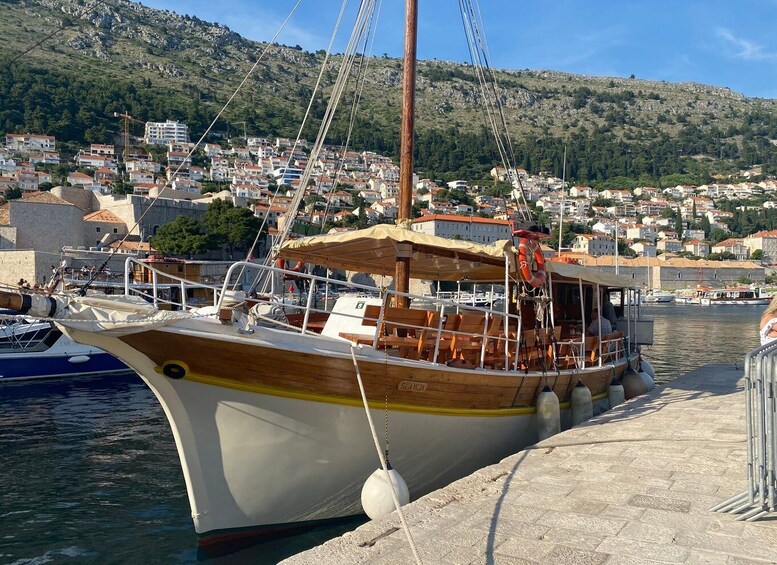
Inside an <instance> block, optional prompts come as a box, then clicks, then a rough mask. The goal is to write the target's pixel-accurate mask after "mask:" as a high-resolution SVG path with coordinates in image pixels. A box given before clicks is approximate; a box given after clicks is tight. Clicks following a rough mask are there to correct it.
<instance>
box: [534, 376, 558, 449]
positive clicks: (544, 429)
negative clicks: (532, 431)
mask: <svg viewBox="0 0 777 565" xmlns="http://www.w3.org/2000/svg"><path fill="white" fill-rule="evenodd" d="M560 431H561V410H560V409H559V403H558V396H556V393H555V392H553V391H552V390H551V389H550V387H549V386H548V385H545V388H544V389H542V392H540V393H539V394H538V395H537V441H542V440H544V439H548V438H549V437H551V436H554V435H556V434H557V433H559V432H560Z"/></svg>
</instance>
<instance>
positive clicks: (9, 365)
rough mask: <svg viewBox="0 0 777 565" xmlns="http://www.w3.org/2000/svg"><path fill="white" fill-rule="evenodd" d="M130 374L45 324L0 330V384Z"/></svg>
mask: <svg viewBox="0 0 777 565" xmlns="http://www.w3.org/2000/svg"><path fill="white" fill-rule="evenodd" d="M130 372H132V369H130V368H129V367H127V366H126V365H125V364H124V363H122V362H121V361H119V360H118V359H116V357H114V356H113V355H110V354H109V353H106V352H105V351H103V350H102V349H98V348H96V347H92V346H89V345H83V344H80V343H76V342H74V341H73V340H72V339H70V338H68V337H67V336H65V335H64V334H63V333H62V332H61V331H60V330H58V329H57V328H55V327H54V326H52V324H50V323H49V322H43V321H26V320H23V321H20V322H14V323H11V324H6V325H4V326H1V327H0V382H4V381H21V380H30V379H53V378H58V379H61V378H65V377H73V376H76V375H78V376H83V375H98V374H99V375H105V374H111V373H116V374H118V373H130Z"/></svg>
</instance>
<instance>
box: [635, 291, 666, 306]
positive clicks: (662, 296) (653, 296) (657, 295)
mask: <svg viewBox="0 0 777 565" xmlns="http://www.w3.org/2000/svg"><path fill="white" fill-rule="evenodd" d="M642 302H644V303H645V304H668V303H670V302H674V294H672V293H670V292H666V291H663V290H650V291H648V293H647V294H646V295H645V296H644V297H643V298H642Z"/></svg>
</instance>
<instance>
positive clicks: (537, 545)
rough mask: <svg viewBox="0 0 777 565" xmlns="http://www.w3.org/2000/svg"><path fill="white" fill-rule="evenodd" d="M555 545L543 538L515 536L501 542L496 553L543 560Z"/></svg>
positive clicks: (529, 559) (530, 559)
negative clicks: (532, 538) (531, 538)
mask: <svg viewBox="0 0 777 565" xmlns="http://www.w3.org/2000/svg"><path fill="white" fill-rule="evenodd" d="M553 547H554V545H553V544H552V543H548V542H546V541H542V540H529V539H519V538H513V539H508V540H506V541H505V542H504V543H502V544H500V545H499V546H498V547H497V548H496V549H495V550H494V555H497V554H498V555H504V556H509V557H518V558H520V559H526V560H528V561H537V562H539V561H542V560H543V559H544V558H545V557H546V556H547V555H548V554H549V553H550V552H551V550H552V549H553Z"/></svg>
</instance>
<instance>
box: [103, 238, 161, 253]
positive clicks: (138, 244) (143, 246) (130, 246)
mask: <svg viewBox="0 0 777 565" xmlns="http://www.w3.org/2000/svg"><path fill="white" fill-rule="evenodd" d="M108 247H110V248H111V249H116V248H118V249H119V251H141V252H151V251H156V250H155V249H154V248H153V247H151V244H149V243H148V242H147V241H112V242H111V243H109V244H108Z"/></svg>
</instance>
